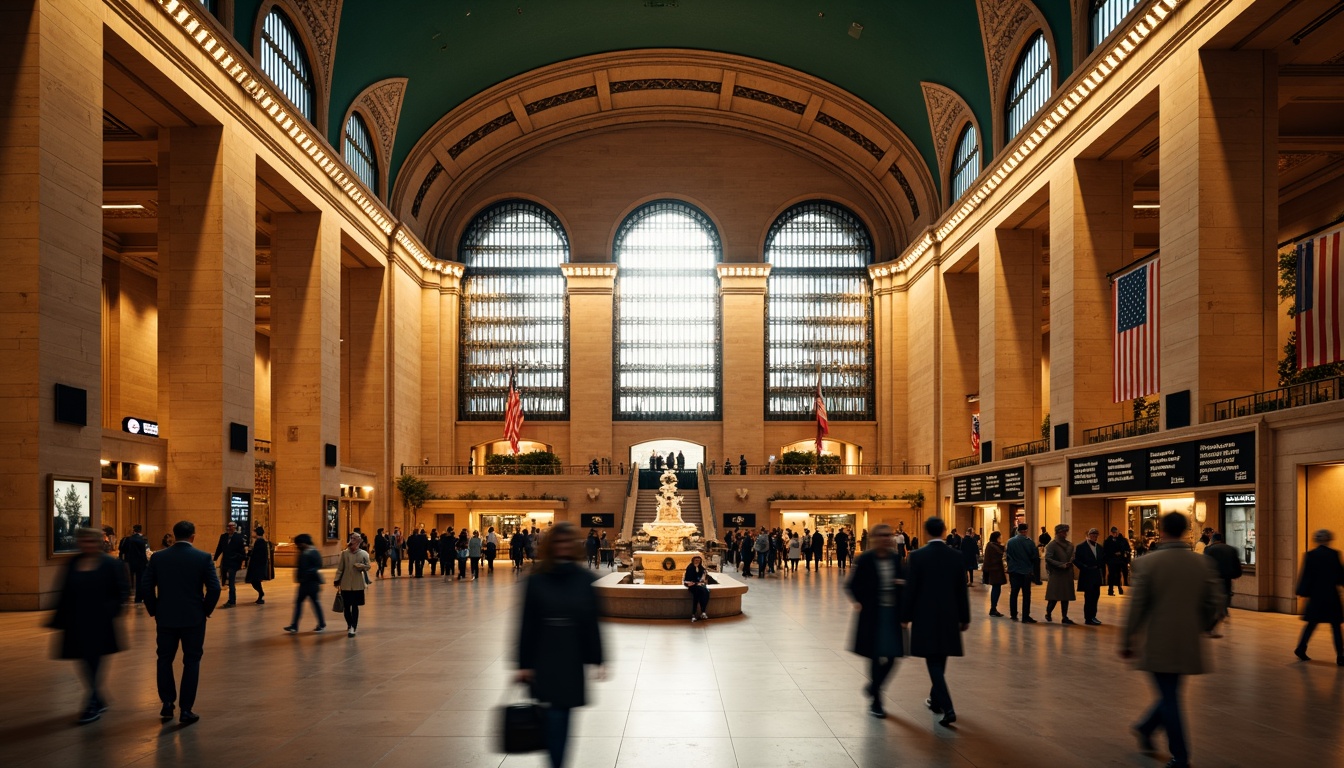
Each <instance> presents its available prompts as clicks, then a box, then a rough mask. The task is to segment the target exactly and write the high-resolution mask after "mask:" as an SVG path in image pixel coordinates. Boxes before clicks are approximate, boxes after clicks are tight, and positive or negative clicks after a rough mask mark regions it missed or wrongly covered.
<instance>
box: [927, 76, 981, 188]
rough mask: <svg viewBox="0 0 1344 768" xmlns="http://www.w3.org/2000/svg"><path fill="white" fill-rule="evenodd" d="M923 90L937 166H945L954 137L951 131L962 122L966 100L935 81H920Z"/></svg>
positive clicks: (965, 109)
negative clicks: (936, 156)
mask: <svg viewBox="0 0 1344 768" xmlns="http://www.w3.org/2000/svg"><path fill="white" fill-rule="evenodd" d="M919 85H920V87H921V88H922V89H923V90H924V106H925V108H926V109H927V110H928V112H929V131H930V132H931V133H932V134H933V149H934V152H936V153H937V155H938V166H939V167H940V168H943V167H946V166H947V163H948V158H947V155H948V153H949V152H950V151H951V150H952V142H953V141H955V138H954V137H953V136H952V131H953V130H954V129H956V128H957V127H958V126H960V125H961V124H962V122H963V121H964V120H965V119H966V115H967V112H969V111H970V110H969V109H968V108H967V106H966V102H965V101H964V100H962V98H961V97H960V96H958V95H957V94H956V92H955V91H953V90H952V89H951V88H948V87H946V86H943V85H938V84H937V83H920V84H919Z"/></svg>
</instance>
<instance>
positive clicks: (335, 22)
mask: <svg viewBox="0 0 1344 768" xmlns="http://www.w3.org/2000/svg"><path fill="white" fill-rule="evenodd" d="M290 2H292V3H293V4H294V7H295V8H297V9H298V11H299V13H300V14H301V15H302V16H303V21H304V23H305V24H307V25H308V32H309V34H311V35H312V36H313V45H314V47H316V49H317V50H315V51H313V54H314V55H315V56H316V57H317V60H318V61H319V62H320V63H321V67H322V72H323V74H324V75H325V77H326V79H325V80H324V81H323V82H328V83H329V82H331V69H332V64H333V63H334V62H335V60H336V32H337V31H338V29H339V28H340V26H341V4H342V2H343V0H290Z"/></svg>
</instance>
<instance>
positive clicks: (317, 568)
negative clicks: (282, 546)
mask: <svg viewBox="0 0 1344 768" xmlns="http://www.w3.org/2000/svg"><path fill="white" fill-rule="evenodd" d="M294 546H296V547H298V548H299V559H298V563H297V567H296V568H295V569H294V580H295V581H297V582H298V583H299V593H298V594H297V595H296V596H295V597H294V618H293V619H292V620H291V621H290V622H289V626H287V627H285V631H286V632H288V633H290V634H291V635H292V634H294V633H296V632H298V631H299V614H301V613H303V601H304V600H309V601H311V602H312V604H313V613H315V614H317V626H316V627H315V628H314V629H313V631H314V632H321V631H322V630H324V629H326V628H327V619H326V617H325V616H323V615H322V604H321V603H320V602H318V599H317V591H318V589H319V588H320V587H321V586H322V553H320V552H318V551H317V549H316V548H314V547H313V537H312V536H309V535H308V534H306V533H300V534H299V535H298V536H295V537H294Z"/></svg>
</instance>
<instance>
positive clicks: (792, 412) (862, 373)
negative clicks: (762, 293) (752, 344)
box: [765, 200, 874, 421]
mask: <svg viewBox="0 0 1344 768" xmlns="http://www.w3.org/2000/svg"><path fill="white" fill-rule="evenodd" d="M872 260H873V242H872V238H871V237H869V235H868V229H867V228H866V227H864V225H863V222H861V221H859V218H858V217H857V216H855V215H854V214H853V213H852V212H850V211H848V210H846V209H845V208H842V207H841V206H839V205H836V204H835V203H831V202H828V201H825V200H812V201H809V202H805V203H799V204H798V205H795V206H793V207H791V208H789V209H788V210H787V211H785V212H784V213H782V214H780V215H779V218H777V219H775V223H774V224H773V225H771V227H770V231H769V233H768V234H767V235H766V240H765V261H766V263H768V264H769V265H770V277H769V279H768V281H767V288H766V303H765V306H766V310H765V315H766V324H765V368H766V384H765V416H766V418H767V419H772V420H797V419H810V418H812V417H813V403H814V401H815V398H816V388H817V375H818V369H820V374H821V388H822V396H823V398H824V399H825V401H826V412H827V417H828V418H829V419H830V420H832V421H844V420H868V419H872V418H873V412H874V408H873V333H872V330H873V319H872V283H871V280H870V278H869V276H868V265H869V264H870V263H872Z"/></svg>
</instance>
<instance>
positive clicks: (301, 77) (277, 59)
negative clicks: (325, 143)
mask: <svg viewBox="0 0 1344 768" xmlns="http://www.w3.org/2000/svg"><path fill="white" fill-rule="evenodd" d="M258 53H259V54H260V59H261V61H260V63H261V71H262V72H265V73H266V76H267V77H269V78H270V79H271V82H272V83H274V84H275V87H276V88H278V89H279V90H280V92H281V93H282V94H284V96H285V98H287V99H289V101H290V103H291V104H293V105H294V107H295V108H296V109H298V111H299V113H300V114H301V115H303V116H304V117H305V118H307V119H308V122H310V123H311V122H313V115H314V114H315V105H316V102H317V96H316V90H317V87H316V85H315V84H314V81H313V68H312V64H311V63H310V62H309V60H308V52H307V51H306V50H304V47H303V41H302V39H301V38H300V37H299V31H298V29H297V28H296V27H295V26H294V22H292V21H290V20H289V17H288V16H286V15H285V14H284V12H283V11H281V10H280V9H279V8H278V7H272V8H271V10H270V11H269V12H268V13H267V14H266V19H265V20H264V21H263V22H262V23H261V50H260V51H258Z"/></svg>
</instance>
